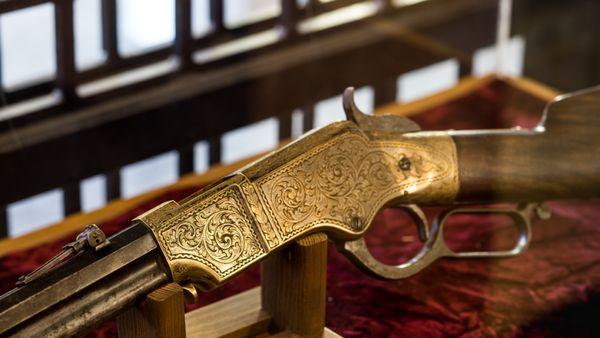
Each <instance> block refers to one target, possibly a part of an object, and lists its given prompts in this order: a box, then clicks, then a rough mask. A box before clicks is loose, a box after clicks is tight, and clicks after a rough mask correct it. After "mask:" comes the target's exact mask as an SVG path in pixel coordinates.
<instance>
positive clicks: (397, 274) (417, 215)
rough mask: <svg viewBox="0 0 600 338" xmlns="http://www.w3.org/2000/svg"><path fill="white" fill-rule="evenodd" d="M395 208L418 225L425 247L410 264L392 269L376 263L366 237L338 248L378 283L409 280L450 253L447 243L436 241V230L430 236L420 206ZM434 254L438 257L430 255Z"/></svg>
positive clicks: (411, 205)
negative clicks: (384, 280) (381, 281)
mask: <svg viewBox="0 0 600 338" xmlns="http://www.w3.org/2000/svg"><path fill="white" fill-rule="evenodd" d="M394 207H395V208H399V209H402V210H404V211H406V212H407V213H408V214H409V215H410V216H411V218H412V219H413V220H414V221H415V223H416V225H417V231H418V232H419V239H420V240H421V241H422V242H424V243H425V244H424V245H423V248H422V249H421V250H420V251H419V253H418V254H417V255H416V256H414V257H413V258H411V259H410V260H409V261H407V262H405V263H402V264H399V265H389V264H385V263H383V262H381V261H379V260H377V259H376V258H375V257H373V255H372V254H371V252H370V251H369V248H368V246H367V243H366V242H365V240H364V237H361V238H359V239H357V240H354V241H348V242H345V243H343V245H338V251H340V252H341V253H342V254H344V255H345V256H346V257H348V258H349V259H350V260H351V261H352V262H353V263H354V264H355V265H357V266H358V267H359V268H361V269H362V270H363V271H365V272H366V273H368V274H369V275H371V276H373V277H375V278H379V279H387V280H397V279H402V278H407V277H410V276H412V275H414V274H416V273H418V272H420V271H421V270H423V269H424V268H425V267H427V266H428V265H429V264H431V263H432V262H433V261H435V260H436V259H437V258H438V257H439V254H440V253H446V252H447V248H446V246H445V245H444V241H439V240H437V237H438V236H439V232H438V231H437V227H435V228H432V230H431V233H430V231H429V227H428V226H427V218H426V217H425V214H424V213H423V211H422V210H421V208H419V206H417V205H415V204H405V205H398V206H394ZM432 252H436V253H437V254H436V255H431V253H432Z"/></svg>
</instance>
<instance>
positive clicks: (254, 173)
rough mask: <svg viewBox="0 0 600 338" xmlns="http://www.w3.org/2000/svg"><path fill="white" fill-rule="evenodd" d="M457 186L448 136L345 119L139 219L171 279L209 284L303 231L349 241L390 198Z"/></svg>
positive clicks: (451, 193) (425, 195)
mask: <svg viewBox="0 0 600 338" xmlns="http://www.w3.org/2000/svg"><path fill="white" fill-rule="evenodd" d="M398 118H400V117H398ZM457 191H458V167H457V159H456V148H455V145H454V142H453V141H452V139H451V137H449V136H448V135H447V134H445V133H424V132H418V133H409V134H403V133H402V132H397V133H393V132H387V133H384V134H376V133H369V132H368V131H363V130H361V128H359V127H358V126H357V125H356V124H355V123H354V122H350V121H345V122H339V123H334V124H331V125H329V126H327V127H324V128H322V129H320V130H318V131H316V132H313V133H311V134H309V135H307V136H305V137H304V138H302V139H300V140H298V141H296V142H294V143H292V144H290V145H288V146H287V147H285V148H282V149H281V150H278V151H276V152H274V153H272V154H270V155H268V156H266V157H265V158H263V159H262V160H259V161H257V162H255V163H253V164H251V165H250V166H248V167H246V168H244V169H242V170H240V171H239V172H236V173H234V174H232V175H230V176H229V177H227V178H225V179H223V180H222V181H221V182H219V183H217V184H215V185H213V186H212V187H208V188H206V189H204V190H202V191H200V192H199V193H197V194H196V195H194V196H192V197H190V198H188V199H186V200H185V201H182V202H181V204H178V203H175V202H172V201H171V202H167V203H165V204H163V205H161V206H159V207H157V208H155V209H153V210H151V211H149V212H148V213H146V214H144V215H142V216H140V217H139V218H138V219H139V220H141V221H143V222H144V223H145V224H146V225H148V226H149V227H150V228H151V229H152V231H153V233H154V235H155V237H156V239H157V241H158V243H159V245H160V247H161V249H162V250H163V253H164V254H165V257H166V260H167V262H168V264H169V267H170V269H171V272H172V275H173V278H174V280H175V281H178V282H185V281H192V282H194V283H197V284H198V285H199V286H200V288H202V289H204V290H206V289H211V288H213V287H216V286H218V285H220V284H222V283H223V282H225V281H226V280H228V279H229V278H231V277H232V276H234V275H235V274H237V273H238V272H240V271H242V270H243V269H245V268H247V267H249V266H250V265H252V264H253V263H255V262H256V261H258V260H260V259H261V258H264V257H265V256H266V255H267V254H268V253H269V252H271V251H273V250H277V249H279V248H281V247H282V246H285V245H287V244H288V243H289V242H291V241H292V240H294V239H295V238H298V237H300V236H304V235H306V234H308V233H311V232H315V231H323V232H327V233H328V234H329V236H330V238H331V239H332V240H333V241H334V242H336V243H338V244H343V243H344V242H345V241H347V240H353V239H357V238H359V237H360V236H361V235H362V234H363V233H364V231H365V230H366V229H367V228H368V226H369V225H370V223H371V222H372V220H373V218H374V216H375V214H376V213H377V212H378V211H379V210H380V209H381V208H382V207H384V206H386V205H391V204H393V205H400V204H409V203H419V204H422V203H426V204H427V203H432V202H435V203H436V204H440V203H450V202H452V201H453V199H454V197H455V196H456V194H457Z"/></svg>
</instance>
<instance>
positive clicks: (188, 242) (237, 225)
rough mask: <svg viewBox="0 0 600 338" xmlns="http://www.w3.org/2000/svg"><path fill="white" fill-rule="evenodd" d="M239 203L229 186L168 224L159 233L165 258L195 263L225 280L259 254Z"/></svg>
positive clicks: (235, 191)
mask: <svg viewBox="0 0 600 338" xmlns="http://www.w3.org/2000/svg"><path fill="white" fill-rule="evenodd" d="M242 201H243V200H242V197H241V194H240V192H239V190H238V188H237V187H236V186H230V187H228V188H226V189H224V191H221V192H219V193H217V194H215V195H214V196H211V198H209V199H207V200H206V201H204V202H203V203H202V205H198V206H195V207H194V208H193V209H191V210H189V211H188V212H186V213H183V215H182V216H180V217H176V218H174V219H171V220H169V221H168V223H167V224H165V225H163V226H162V227H161V231H160V236H161V239H162V240H163V242H164V243H166V244H167V245H166V247H167V248H168V251H169V252H168V254H169V258H170V259H193V260H197V261H199V262H200V263H202V264H205V265H207V266H209V267H211V268H212V269H213V270H214V271H215V272H216V273H218V274H219V275H220V276H222V277H226V276H227V275H229V274H231V273H233V272H234V271H235V270H237V269H238V268H241V267H243V266H244V264H245V263H246V262H248V261H251V260H253V259H255V258H257V257H258V256H260V255H261V254H263V253H264V249H263V248H262V246H261V244H260V242H259V239H258V237H257V234H256V233H255V230H254V229H255V226H254V222H253V221H252V218H251V217H250V216H249V215H248V212H247V211H246V210H245V208H244V207H243V204H242Z"/></svg>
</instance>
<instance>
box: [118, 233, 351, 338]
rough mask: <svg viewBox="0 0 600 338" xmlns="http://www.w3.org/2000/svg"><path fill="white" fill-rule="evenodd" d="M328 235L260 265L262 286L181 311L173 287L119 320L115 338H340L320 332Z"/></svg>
mask: <svg viewBox="0 0 600 338" xmlns="http://www.w3.org/2000/svg"><path fill="white" fill-rule="evenodd" d="M326 277H327V236H326V235H324V234H313V235H310V236H307V237H305V238H303V239H300V240H298V241H296V243H294V244H293V245H291V246H289V247H288V248H286V249H284V250H282V251H280V252H278V253H277V254H275V255H272V256H270V257H269V258H268V259H266V260H265V261H264V262H262V263H261V279H262V281H261V282H262V284H261V287H257V288H254V289H251V290H248V291H246V292H243V293H240V294H238V295H235V296H232V297H229V298H227V299H224V300H222V301H219V302H217V303H214V304H210V305H208V306H205V307H202V308H200V309H197V310H194V311H192V312H189V313H187V314H186V313H184V309H183V291H182V289H181V287H180V286H179V285H177V284H175V283H171V284H167V285H165V286H163V287H161V288H159V289H157V290H155V291H153V292H152V293H150V294H149V295H148V296H146V298H145V299H144V300H143V301H142V302H141V303H140V304H139V305H138V306H136V307H135V308H132V309H130V310H128V311H126V312H125V313H123V314H122V315H120V316H119V317H117V325H118V329H119V337H122V338H133V337H135V338H138V337H144V338H146V337H161V338H162V337H170V338H180V337H248V336H260V337H292V336H296V337H298V336H301V337H339V336H338V335H337V334H335V333H334V332H333V331H331V330H328V329H327V328H325V285H326Z"/></svg>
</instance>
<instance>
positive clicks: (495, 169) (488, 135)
mask: <svg viewBox="0 0 600 338" xmlns="http://www.w3.org/2000/svg"><path fill="white" fill-rule="evenodd" d="M541 126H543V128H542V127H540V128H537V129H536V130H507V131H504V132H501V131H496V132H486V131H484V132H475V133H468V132H457V133H455V134H454V135H453V138H454V140H455V142H456V146H457V155H458V161H459V178H460V192H459V195H458V197H457V198H458V200H459V201H461V202H479V201H481V202H489V201H503V200H512V201H541V200H549V199H557V198H561V199H564V198H588V197H598V196H600V138H599V137H598V135H600V91H598V90H596V91H588V92H585V93H579V94H575V95H573V96H571V97H569V98H565V99H560V100H558V101H556V102H553V103H552V104H551V105H550V106H549V107H548V109H547V110H546V112H545V115H544V120H543V122H542V124H541Z"/></svg>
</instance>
